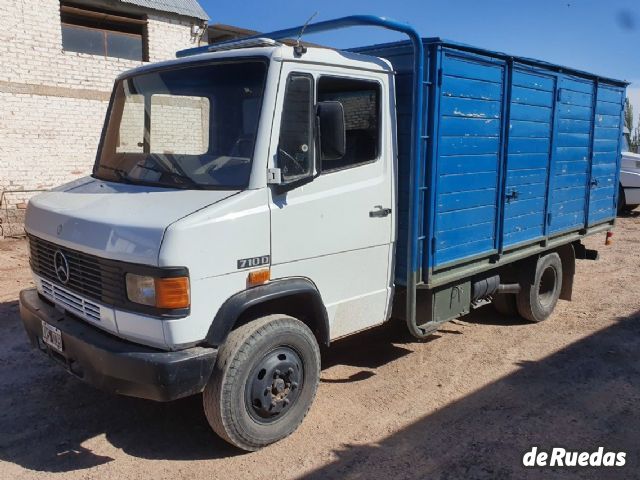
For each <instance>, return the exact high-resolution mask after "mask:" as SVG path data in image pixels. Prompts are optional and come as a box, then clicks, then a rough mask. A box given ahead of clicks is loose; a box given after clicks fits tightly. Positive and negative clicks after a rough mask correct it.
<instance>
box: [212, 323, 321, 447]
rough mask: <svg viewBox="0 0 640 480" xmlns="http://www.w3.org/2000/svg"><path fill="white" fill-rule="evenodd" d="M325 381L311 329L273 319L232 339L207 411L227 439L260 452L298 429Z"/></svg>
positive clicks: (249, 326)
mask: <svg viewBox="0 0 640 480" xmlns="http://www.w3.org/2000/svg"><path fill="white" fill-rule="evenodd" d="M319 379H320V350H319V347H318V343H317V341H316V339H315V337H314V335H313V333H312V332H311V330H309V328H308V327H307V326H306V325H305V324H304V323H302V322H301V321H299V320H297V319H295V318H292V317H288V316H286V315H269V316H266V317H263V318H259V319H257V320H254V321H252V322H249V323H247V324H245V325H242V326H241V327H239V328H237V329H236V330H233V331H232V332H231V333H230V334H229V337H228V338H227V340H226V341H225V343H224V344H223V345H222V347H221V348H220V351H219V352H218V358H217V360H216V366H215V368H214V371H213V373H212V375H211V378H210V380H209V382H208V383H207V386H206V387H205V390H204V395H203V403H204V412H205V415H206V417H207V420H208V421H209V424H210V425H211V428H212V429H213V430H214V431H215V432H216V433H217V434H218V435H219V436H220V437H221V438H223V439H224V440H226V441H227V442H229V443H231V444H233V445H235V446H236V447H238V448H241V449H243V450H247V451H254V450H258V449H260V448H262V447H265V446H267V445H269V444H271V443H274V442H277V441H278V440H281V439H283V438H285V437H287V436H288V435H290V434H291V433H293V432H294V431H295V430H296V428H298V426H299V425H300V423H302V420H303V419H304V417H305V416H306V414H307V412H308V411H309V408H310V407H311V403H312V402H313V399H314V397H315V394H316V390H317V388H318V381H319Z"/></svg>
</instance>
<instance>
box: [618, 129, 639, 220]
mask: <svg viewBox="0 0 640 480" xmlns="http://www.w3.org/2000/svg"><path fill="white" fill-rule="evenodd" d="M625 130H626V129H625ZM622 138H623V146H622V162H621V165H620V193H619V195H618V211H620V212H622V211H631V210H633V209H634V208H636V207H637V206H638V205H640V154H638V153H633V152H631V151H630V149H629V142H628V139H627V136H626V134H625V135H623V137H622Z"/></svg>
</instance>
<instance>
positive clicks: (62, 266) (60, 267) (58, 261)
mask: <svg viewBox="0 0 640 480" xmlns="http://www.w3.org/2000/svg"><path fill="white" fill-rule="evenodd" d="M53 269H54V270H55V272H56V277H58V280H60V281H61V282H62V283H63V284H66V283H67V282H68V281H69V262H68V261H67V257H65V256H64V253H62V252H61V251H60V250H56V253H54V254H53Z"/></svg>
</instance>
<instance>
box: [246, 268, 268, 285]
mask: <svg viewBox="0 0 640 480" xmlns="http://www.w3.org/2000/svg"><path fill="white" fill-rule="evenodd" d="M270 278H271V270H270V269H268V268H263V269H262V270H255V271H253V272H249V276H248V277H247V284H248V285H262V284H263V283H267V282H268V281H269V279H270Z"/></svg>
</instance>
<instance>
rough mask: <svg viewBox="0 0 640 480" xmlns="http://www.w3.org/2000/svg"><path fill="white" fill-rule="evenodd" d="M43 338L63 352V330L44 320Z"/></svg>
mask: <svg viewBox="0 0 640 480" xmlns="http://www.w3.org/2000/svg"><path fill="white" fill-rule="evenodd" d="M42 340H43V341H44V343H46V344H47V345H49V346H50V347H52V348H53V349H55V350H57V351H59V352H62V350H63V347H62V332H60V330H59V329H57V328H56V327H54V326H51V325H49V324H48V323H47V322H42Z"/></svg>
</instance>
